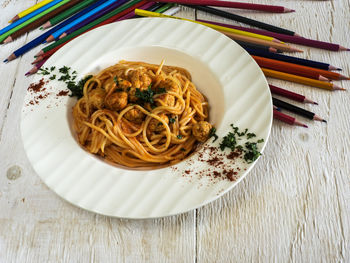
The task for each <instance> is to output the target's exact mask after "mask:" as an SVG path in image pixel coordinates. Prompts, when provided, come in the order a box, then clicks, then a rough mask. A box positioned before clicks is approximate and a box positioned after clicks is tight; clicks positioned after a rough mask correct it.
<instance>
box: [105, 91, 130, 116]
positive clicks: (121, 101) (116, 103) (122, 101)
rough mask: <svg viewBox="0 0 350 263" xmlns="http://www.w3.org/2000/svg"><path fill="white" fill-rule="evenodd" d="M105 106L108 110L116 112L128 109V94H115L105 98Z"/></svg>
mask: <svg viewBox="0 0 350 263" xmlns="http://www.w3.org/2000/svg"><path fill="white" fill-rule="evenodd" d="M104 102H105V105H106V107H107V108H108V109H110V110H114V111H120V110H122V109H124V108H125V107H126V105H127V104H128V93H126V92H124V91H122V92H114V93H112V94H110V95H108V96H106V98H105V101H104Z"/></svg>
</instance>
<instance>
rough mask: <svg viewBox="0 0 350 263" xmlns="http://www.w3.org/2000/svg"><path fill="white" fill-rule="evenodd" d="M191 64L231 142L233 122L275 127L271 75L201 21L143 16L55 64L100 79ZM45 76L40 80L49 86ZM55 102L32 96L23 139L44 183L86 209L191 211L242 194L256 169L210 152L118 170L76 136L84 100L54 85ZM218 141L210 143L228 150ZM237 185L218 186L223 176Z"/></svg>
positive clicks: (97, 34) (126, 214) (94, 34)
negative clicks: (119, 67) (140, 65)
mask: <svg viewBox="0 0 350 263" xmlns="http://www.w3.org/2000/svg"><path fill="white" fill-rule="evenodd" d="M163 58H164V59H165V60H166V64H167V65H176V66H180V67H184V68H186V69H188V70H189V72H190V73H191V74H192V77H193V82H194V83H195V84H196V85H197V88H198V89H199V90H200V91H201V92H202V93H204V94H205V95H206V96H207V98H208V100H209V104H210V107H211V109H210V118H211V120H210V121H211V123H213V124H214V125H215V126H216V128H217V134H218V135H219V136H220V137H222V136H224V135H225V134H226V133H227V132H228V131H230V130H231V128H230V124H231V123H234V124H235V125H237V126H239V127H241V128H248V129H249V131H251V132H254V133H256V134H257V138H263V139H264V140H265V142H264V143H262V144H261V145H260V147H261V150H263V148H264V147H265V145H266V142H267V139H268V136H269V133H270V129H271V123H272V102H271V94H270V91H269V88H268V85H267V82H266V79H265V78H264V76H263V74H262V72H261V70H260V69H259V67H258V66H257V65H256V63H255V62H254V61H253V59H252V58H251V57H250V56H249V55H248V54H247V53H246V52H245V51H244V50H243V49H242V48H241V47H240V46H238V45H237V44H236V43H235V42H233V41H232V40H230V39H229V38H227V37H226V36H224V35H222V34H221V33H218V32H216V31H214V30H212V29H210V28H207V27H204V26H202V25H198V24H195V23H191V22H186V21H179V20H172V19H164V18H162V19H158V18H141V19H133V20H127V21H122V22H118V23H115V24H110V25H107V26H103V27H100V28H98V29H96V30H93V31H90V32H88V33H86V34H84V35H83V36H81V37H79V38H77V39H75V40H74V41H72V42H70V43H69V44H67V45H65V46H64V47H63V48H61V49H60V50H59V51H58V52H56V54H54V55H53V56H52V57H51V58H50V59H49V60H48V61H47V62H46V64H45V66H46V67H50V66H56V67H61V66H63V65H67V66H70V67H72V68H73V69H75V70H76V71H77V72H79V76H83V75H85V74H87V73H96V72H98V71H99V70H101V69H102V68H104V67H107V66H109V65H112V64H115V63H117V62H118V61H119V60H122V59H125V60H131V61H145V62H150V63H160V62H161V60H162V59H163ZM41 78H42V76H37V77H36V78H35V82H37V81H38V80H39V79H41ZM46 86H47V89H46V91H45V94H47V97H46V98H45V99H43V100H39V103H38V104H35V103H34V105H30V103H29V102H30V101H32V100H35V96H37V94H32V93H30V92H28V94H27V96H26V99H25V106H24V108H23V114H22V122H21V132H22V138H23V143H24V147H25V150H26V153H27V155H28V158H29V160H30V162H31V163H32V165H33V167H34V169H35V171H36V172H37V173H38V175H39V176H40V177H41V178H42V180H43V181H44V182H45V183H46V184H47V185H48V186H49V187H50V188H51V189H52V190H53V191H55V192H56V193H57V194H58V195H59V196H61V197H62V198H64V199H65V200H67V201H68V202H70V203H72V204H75V205H77V206H79V207H82V208H84V209H87V210H90V211H93V212H96V213H100V214H104V215H108V216H115V217H122V218H155V217H162V216H169V215H174V214H178V213H183V212H186V211H189V210H191V209H194V208H197V207H199V206H202V205H204V204H207V203H209V202H211V201H213V200H215V199H217V198H218V197H219V196H221V195H222V194H224V193H225V192H227V191H229V190H230V189H232V188H233V187H234V186H235V185H236V184H237V183H238V182H239V181H240V180H241V179H242V178H243V177H244V176H245V175H246V174H247V173H248V172H249V170H250V169H251V168H252V167H253V166H254V164H255V163H252V164H246V163H244V162H243V161H242V160H240V159H239V160H235V161H232V160H228V159H227V158H226V157H224V156H219V158H220V159H221V160H222V164H220V165H215V167H213V166H212V165H210V164H208V162H206V160H208V159H210V158H213V156H215V154H213V153H211V152H210V151H208V149H207V150H205V149H204V148H202V149H201V150H200V151H199V152H197V153H195V154H194V155H192V156H191V157H190V158H188V159H187V160H185V161H182V162H180V163H179V164H177V165H174V166H172V167H168V168H162V169H157V170H151V171H140V170H130V169H124V168H118V167H115V166H112V165H109V164H107V163H105V162H103V161H101V160H100V159H98V158H96V157H95V156H93V155H91V154H89V153H87V152H85V151H84V150H83V149H82V148H81V147H80V146H79V145H78V143H77V142H76V141H75V138H74V135H73V133H72V131H71V109H72V105H74V103H75V99H73V98H70V97H68V96H64V97H58V96H57V95H56V94H57V93H58V92H59V91H60V90H63V89H64V86H63V85H62V83H60V82H57V81H53V82H50V83H49V84H47V85H46ZM218 144H219V143H218V142H215V143H214V144H212V143H209V142H208V143H207V144H206V146H209V145H214V146H218ZM224 169H226V170H232V171H235V173H237V175H236V177H237V180H236V181H234V182H232V181H229V180H223V179H215V178H213V175H214V174H218V173H222V172H223V170H224Z"/></svg>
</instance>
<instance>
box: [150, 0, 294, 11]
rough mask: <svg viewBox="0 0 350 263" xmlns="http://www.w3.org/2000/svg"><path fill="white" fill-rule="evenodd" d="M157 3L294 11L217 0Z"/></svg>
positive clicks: (160, 0)
mask: <svg viewBox="0 0 350 263" xmlns="http://www.w3.org/2000/svg"><path fill="white" fill-rule="evenodd" d="M157 2H162V3H177V4H184V5H209V6H220V7H230V8H239V9H248V10H257V11H264V12H270V13H288V12H294V11H295V10H293V9H289V8H285V7H283V6H276V5H261V4H250V3H241V2H230V1H218V0H157Z"/></svg>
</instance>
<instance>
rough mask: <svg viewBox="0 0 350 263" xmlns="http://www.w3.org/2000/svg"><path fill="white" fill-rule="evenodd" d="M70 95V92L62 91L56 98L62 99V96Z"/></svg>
mask: <svg viewBox="0 0 350 263" xmlns="http://www.w3.org/2000/svg"><path fill="white" fill-rule="evenodd" d="M68 93H69V90H61V91H60V92H59V93H57V94H56V96H58V97H61V96H67V95H68Z"/></svg>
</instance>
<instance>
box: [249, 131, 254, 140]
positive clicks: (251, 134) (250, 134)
mask: <svg viewBox="0 0 350 263" xmlns="http://www.w3.org/2000/svg"><path fill="white" fill-rule="evenodd" d="M253 137H256V134H255V133H250V132H248V133H247V139H248V140H249V139H251V138H253Z"/></svg>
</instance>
